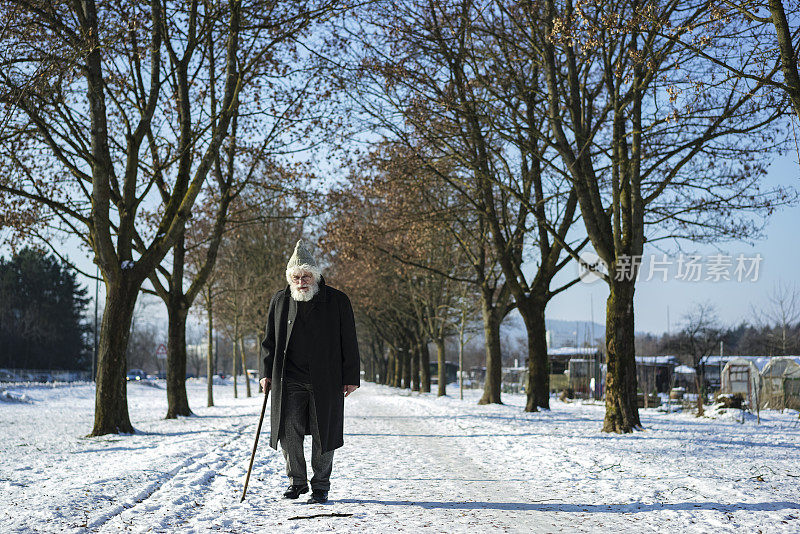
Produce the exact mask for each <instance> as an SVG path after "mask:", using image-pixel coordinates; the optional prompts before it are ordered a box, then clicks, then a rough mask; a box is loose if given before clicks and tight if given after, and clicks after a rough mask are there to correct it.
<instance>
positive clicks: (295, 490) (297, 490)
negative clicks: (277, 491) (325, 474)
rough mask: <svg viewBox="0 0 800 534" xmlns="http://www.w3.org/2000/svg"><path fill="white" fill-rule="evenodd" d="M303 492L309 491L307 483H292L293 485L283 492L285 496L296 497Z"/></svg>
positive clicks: (288, 497)
mask: <svg viewBox="0 0 800 534" xmlns="http://www.w3.org/2000/svg"><path fill="white" fill-rule="evenodd" d="M301 493H308V486H307V485H305V484H303V485H297V486H295V485H294V484H292V485H291V486H289V487H288V488H286V491H284V492H283V498H284V499H296V498H298V497H299V496H300V494H301Z"/></svg>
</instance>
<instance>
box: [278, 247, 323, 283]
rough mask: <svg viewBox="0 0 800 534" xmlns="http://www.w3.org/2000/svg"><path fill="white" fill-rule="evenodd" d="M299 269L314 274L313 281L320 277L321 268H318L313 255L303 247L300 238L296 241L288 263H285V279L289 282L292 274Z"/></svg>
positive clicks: (317, 280)
mask: <svg viewBox="0 0 800 534" xmlns="http://www.w3.org/2000/svg"><path fill="white" fill-rule="evenodd" d="M300 271H308V272H310V273H311V274H312V275H313V276H314V281H315V282H319V279H320V277H322V269H320V268H319V265H318V264H317V262H316V260H314V256H312V255H311V252H310V251H309V250H308V249H307V248H306V247H305V245H304V244H303V240H302V239H300V240H298V241H297V245H295V247H294V253H293V254H292V257H291V258H289V263H288V264H286V281H287V282H289V283H290V284H291V283H292V275H293V274H295V273H297V272H300Z"/></svg>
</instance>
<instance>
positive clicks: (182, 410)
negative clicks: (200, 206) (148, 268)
mask: <svg viewBox="0 0 800 534" xmlns="http://www.w3.org/2000/svg"><path fill="white" fill-rule="evenodd" d="M185 257H186V249H185V241H184V233H183V232H181V233H180V235H179V236H178V238H177V240H176V241H175V246H174V247H173V248H172V279H171V283H170V286H169V293H168V294H167V295H166V304H167V315H168V323H169V327H168V330H169V332H168V342H167V417H166V418H167V419H175V418H177V417H178V416H179V415H187V416H188V415H192V411H191V410H190V409H189V399H188V397H187V396H186V316H187V314H188V313H189V305H188V304H187V303H186V298H185V295H184V294H183V277H184V264H185Z"/></svg>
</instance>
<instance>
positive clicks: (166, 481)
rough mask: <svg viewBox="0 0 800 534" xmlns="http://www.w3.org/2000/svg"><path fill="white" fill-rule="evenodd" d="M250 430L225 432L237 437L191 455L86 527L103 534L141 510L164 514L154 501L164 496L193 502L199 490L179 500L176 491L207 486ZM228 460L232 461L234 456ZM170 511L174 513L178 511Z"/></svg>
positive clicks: (240, 428)
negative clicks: (231, 446)
mask: <svg viewBox="0 0 800 534" xmlns="http://www.w3.org/2000/svg"><path fill="white" fill-rule="evenodd" d="M249 426H252V423H241V424H238V425H232V426H231V427H229V428H227V429H224V431H225V432H232V433H233V434H234V435H233V436H232V437H230V438H229V439H227V440H226V441H224V442H223V443H221V444H219V445H218V446H216V447H214V448H212V449H211V450H208V451H204V452H201V453H198V454H193V455H190V456H189V457H187V458H186V459H184V460H183V461H182V462H180V463H179V464H178V465H176V466H175V467H173V468H172V469H170V470H169V471H167V472H166V473H165V476H164V477H162V478H160V479H159V480H155V481H153V482H151V483H149V484H147V485H145V486H144V487H143V488H141V489H139V491H137V492H135V493H133V494H129V495H126V496H124V497H123V498H122V499H123V502H122V503H120V504H118V505H117V506H115V507H113V508H112V509H110V510H105V511H103V512H102V513H101V514H99V515H98V516H96V517H94V518H93V519H90V520H89V521H88V522H87V524H86V527H87V528H90V529H93V530H95V531H99V530H102V529H104V528H105V527H111V526H113V525H114V524H115V523H117V522H119V521H124V520H125V518H126V517H132V516H135V515H136V514H137V513H139V510H143V511H145V512H152V511H155V510H161V511H162V512H163V511H164V510H163V508H164V507H163V506H160V505H151V500H153V499H156V500H157V499H158V498H159V497H161V496H162V495H163V496H165V497H166V498H167V499H168V500H171V501H172V502H173V503H174V504H178V501H180V500H181V499H182V498H184V499H186V498H189V499H191V498H193V497H194V496H196V494H197V489H196V486H194V487H193V488H191V489H190V494H189V495H183V496H181V497H178V498H177V499H176V498H174V495H173V491H174V490H175V489H179V488H181V487H183V486H185V485H186V483H192V484H197V485H201V486H205V485H207V484H208V483H209V482H210V481H211V480H213V478H214V477H215V476H216V474H217V472H218V471H219V469H220V468H221V467H223V466H224V464H226V463H228V462H227V461H226V459H225V455H224V454H222V453H224V452H225V450H226V449H227V448H228V447H229V446H230V445H231V444H236V442H237V440H239V439H240V438H241V436H242V434H243V433H244V431H245V430H246V429H247V428H248V427H249ZM220 456H222V458H220ZM227 459H228V460H230V456H228V458H227ZM221 464H222V465H221ZM170 490H173V491H170ZM166 511H167V512H170V513H172V512H174V509H169V510H166Z"/></svg>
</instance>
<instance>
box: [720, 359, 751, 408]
mask: <svg viewBox="0 0 800 534" xmlns="http://www.w3.org/2000/svg"><path fill="white" fill-rule="evenodd" d="M721 374H722V389H721V392H722V393H729V394H736V393H741V394H742V395H743V396H744V398H745V400H746V401H747V403H748V405H749V406H753V407H754V406H755V402H756V399H758V394H759V386H760V382H761V377H760V376H759V372H758V367H756V364H755V363H754V362H753V361H752V360H751V359H747V358H741V357H737V358H733V359H731V360H728V363H726V364H725V367H724V368H723V369H722V373H721Z"/></svg>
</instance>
